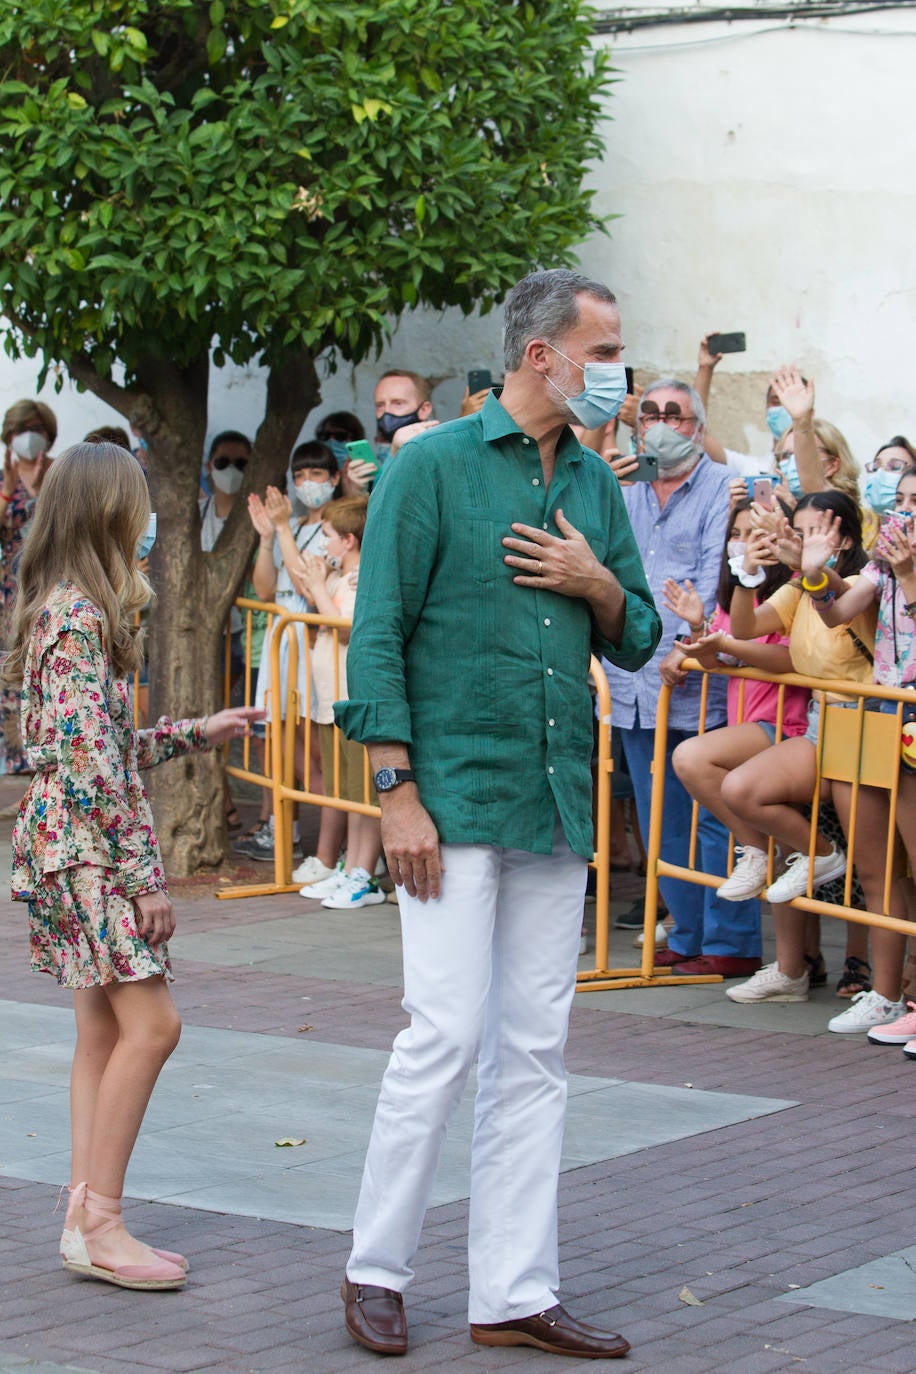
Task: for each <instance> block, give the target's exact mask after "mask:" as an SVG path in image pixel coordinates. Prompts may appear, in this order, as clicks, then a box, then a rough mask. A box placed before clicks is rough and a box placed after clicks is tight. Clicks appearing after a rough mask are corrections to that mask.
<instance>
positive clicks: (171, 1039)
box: [144, 1002, 181, 1064]
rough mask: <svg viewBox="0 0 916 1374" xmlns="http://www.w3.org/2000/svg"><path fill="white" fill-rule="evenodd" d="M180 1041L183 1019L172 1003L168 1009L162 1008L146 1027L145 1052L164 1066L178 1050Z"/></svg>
mask: <svg viewBox="0 0 916 1374" xmlns="http://www.w3.org/2000/svg"><path fill="white" fill-rule="evenodd" d="M180 1039H181V1017H180V1016H179V1015H178V1011H177V1009H176V1008H175V1006H174V1005H173V1004H172V1003H171V1002H170V1003H169V1005H168V1007H164V1008H161V1009H160V1010H159V1011H158V1012H157V1014H156V1016H155V1017H153V1018H151V1019H150V1021H149V1022H148V1023H147V1025H146V1026H145V1027H144V1046H145V1052H146V1054H147V1055H152V1056H154V1057H155V1058H156V1059H158V1060H159V1062H160V1063H162V1064H164V1063H165V1061H166V1060H167V1059H168V1058H169V1056H170V1055H171V1054H173V1053H174V1051H175V1050H176V1048H177V1046H178V1042H179V1040H180Z"/></svg>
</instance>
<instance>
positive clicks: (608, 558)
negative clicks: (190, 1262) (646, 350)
mask: <svg viewBox="0 0 916 1374" xmlns="http://www.w3.org/2000/svg"><path fill="white" fill-rule="evenodd" d="M621 350H622V343H621V336H620V317H619V314H618V311H617V306H616V302H615V299H614V296H613V295H612V294H611V292H610V291H608V290H607V288H606V287H604V286H602V285H600V284H599V283H596V282H591V281H589V280H588V279H587V278H585V277H582V276H580V275H578V274H576V273H573V272H568V271H565V270H562V269H558V270H555V271H551V272H539V273H534V274H532V275H531V276H529V277H526V278H525V279H524V280H523V281H522V282H520V283H519V284H518V285H517V286H516V287H514V288H513V290H512V291H511V292H510V294H509V297H508V299H507V302H506V341H505V352H506V384H505V387H504V389H503V391H502V394H501V395H500V396H497V395H496V394H493V395H491V396H490V397H489V398H488V399H487V402H486V404H485V405H484V407H483V409H482V410H481V411H480V412H479V413H477V414H475V415H470V416H467V417H465V418H463V419H461V420H456V421H453V422H451V423H448V424H444V425H439V426H437V427H436V428H435V429H433V430H430V431H428V432H427V433H425V434H423V435H420V436H419V437H417V438H416V439H413V440H411V441H410V443H408V444H407V445H405V446H404V448H403V449H402V450H401V452H400V453H399V455H398V457H397V460H396V462H394V463H392V464H391V470H390V471H389V472H387V473H386V476H385V480H384V481H383V482H381V483H380V484H379V486H378V490H377V491H376V493H375V494H374V495H373V497H372V500H371V502H370V506H369V519H368V523H367V526H366V535H365V540H364V543H363V558H362V563H361V567H360V587H359V593H358V595H357V603H356V615H355V620H354V627H353V634H352V636H351V640H350V650H349V655H348V660H347V675H348V683H349V690H350V699H349V700H348V701H346V702H338V703H337V704H336V707H335V711H336V715H337V720H338V723H339V724H340V725H341V727H342V729H343V730H344V731H345V732H346V734H347V735H348V736H349V737H350V738H352V739H357V740H360V741H361V742H362V743H364V744H366V745H367V746H368V749H369V757H370V761H371V764H372V768H373V770H374V771H375V782H376V787H377V788H378V791H379V798H380V804H381V808H382V840H383V844H384V847H385V854H386V858H387V861H388V866H389V870H390V872H391V875H392V877H393V878H394V880H395V882H396V883H397V885H398V900H399V904H400V907H401V921H402V932H403V945H404V988H405V994H404V1006H405V1008H406V1009H407V1010H408V1011H409V1012H410V1014H411V1024H410V1026H409V1027H408V1028H407V1029H406V1030H404V1031H402V1032H401V1034H400V1035H399V1036H398V1037H397V1039H396V1041H395V1045H394V1049H393V1052H392V1057H391V1061H390V1063H389V1066H388V1070H387V1071H386V1074H385V1078H384V1082H383V1084H382V1090H381V1095H380V1098H379V1105H378V1110H377V1113H376V1119H375V1124H374V1127H373V1133H372V1139H371V1142H370V1145H369V1152H368V1156H367V1160H366V1169H365V1173H364V1176H363V1185H362V1190H361V1193H360V1200H359V1205H358V1208H357V1214H356V1221H355V1224H354V1245H353V1252H352V1254H351V1256H350V1260H349V1262H348V1264H347V1274H346V1278H345V1281H344V1287H343V1290H342V1291H343V1296H344V1300H345V1303H346V1309H347V1310H346V1320H347V1327H348V1329H349V1331H350V1333H351V1335H353V1336H354V1338H355V1339H356V1340H357V1341H359V1342H360V1343H362V1344H363V1345H366V1346H368V1347H369V1348H370V1349H372V1350H376V1351H379V1352H381V1353H389V1354H401V1353H403V1352H404V1350H406V1348H407V1328H406V1320H405V1317H404V1308H403V1298H402V1294H403V1291H404V1289H405V1288H406V1286H407V1284H408V1283H409V1281H410V1279H411V1278H412V1276H413V1272H412V1270H411V1268H410V1264H411V1261H412V1259H413V1256H414V1254H415V1251H416V1249H417V1245H418V1243H419V1236H420V1229H421V1226H422V1222H423V1215H424V1212H425V1210H426V1207H427V1205H428V1202H429V1199H430V1196H431V1193H432V1188H433V1184H434V1182H435V1175H436V1167H437V1164H438V1157H439V1150H440V1147H441V1143H442V1139H443V1137H444V1134H445V1128H446V1124H447V1120H448V1117H449V1114H450V1112H451V1110H452V1108H453V1107H454V1105H455V1103H456V1102H457V1100H458V1098H459V1097H460V1095H461V1091H462V1088H463V1087H464V1083H465V1080H466V1078H467V1075H468V1072H469V1070H470V1068H471V1065H472V1064H473V1062H474V1060H475V1058H476V1059H477V1061H478V1093H477V1104H476V1125H475V1132H474V1144H473V1151H472V1173H471V1215H470V1224H469V1244H468V1249H469V1268H470V1300H469V1320H470V1323H471V1336H472V1338H473V1339H474V1340H475V1341H476V1342H478V1343H479V1344H483V1345H534V1346H537V1347H539V1348H541V1349H544V1350H548V1351H551V1352H555V1353H559V1354H579V1355H587V1356H591V1357H593V1358H594V1357H597V1356H605V1357H608V1356H614V1355H622V1354H625V1353H626V1350H627V1349H628V1348H629V1347H628V1345H627V1342H626V1341H625V1340H624V1339H623V1338H622V1337H621V1336H618V1335H616V1334H615V1333H613V1332H601V1331H597V1330H596V1329H595V1328H592V1327H588V1326H585V1325H583V1324H582V1323H580V1322H578V1321H576V1320H575V1319H574V1318H573V1317H571V1316H570V1315H569V1314H568V1313H567V1312H565V1311H564V1309H563V1308H562V1307H560V1306H559V1304H558V1303H557V1300H556V1290H557V1287H558V1285H559V1272H558V1256H557V1217H556V1194H557V1179H558V1174H559V1165H560V1152H561V1148H562V1138H563V1120H564V1114H565V1104H566V1078H565V1067H564V1063H563V1048H564V1045H565V1041H566V1034H567V1022H568V1017H569V1007H570V1003H571V1001H572V996H573V992H574V990H575V974H576V963H577V956H578V941H579V930H580V926H581V921H582V900H583V893H584V887H585V875H586V863H587V860H588V859H589V858H591V856H592V854H593V850H594V842H593V835H592V820H591V776H590V769H589V763H590V757H591V746H592V731H591V704H590V697H589V692H588V685H587V674H588V661H589V654H590V652H591V651H594V652H596V653H599V654H603V655H604V656H605V657H606V658H608V659H609V660H610V661H611V662H613V663H616V664H617V665H619V666H620V667H623V668H627V669H631V670H635V669H637V668H639V667H640V666H641V665H642V664H643V663H645V662H646V661H647V660H648V659H649V658H650V657H651V655H652V653H653V650H654V648H655V645H656V643H657V641H658V638H659V634H660V631H661V625H660V621H659V616H658V613H657V611H656V609H655V606H654V603H653V601H652V597H651V595H650V593H649V589H648V587H647V585H646V581H645V577H644V575H643V571H642V562H641V559H640V556H639V552H638V550H637V547H636V543H635V541H634V539H633V535H632V532H631V530H630V526H629V521H628V520H627V516H626V512H625V510H624V505H623V500H622V497H621V494H620V489H619V486H618V483H617V479H616V478H615V477H614V475H613V474H612V473H611V471H610V469H609V468H608V467H607V466H606V465H605V464H604V463H602V461H601V460H600V459H599V458H598V457H597V456H596V455H595V454H594V453H592V452H591V451H590V450H587V449H583V448H582V447H581V445H580V444H579V443H578V441H577V440H576V438H575V437H574V435H573V434H572V432H571V430H570V429H569V427H568V425H569V422H570V421H573V422H578V423H582V424H585V425H586V426H587V427H594V426H596V425H598V424H600V423H603V422H604V421H605V420H609V419H611V418H613V416H614V414H616V411H617V409H619V406H620V404H621V402H622V400H623V398H624V396H625V394H626V382H625V377H624V369H623V366H622V364H621V363H620V354H621Z"/></svg>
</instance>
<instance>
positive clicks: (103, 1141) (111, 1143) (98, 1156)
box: [70, 977, 181, 1268]
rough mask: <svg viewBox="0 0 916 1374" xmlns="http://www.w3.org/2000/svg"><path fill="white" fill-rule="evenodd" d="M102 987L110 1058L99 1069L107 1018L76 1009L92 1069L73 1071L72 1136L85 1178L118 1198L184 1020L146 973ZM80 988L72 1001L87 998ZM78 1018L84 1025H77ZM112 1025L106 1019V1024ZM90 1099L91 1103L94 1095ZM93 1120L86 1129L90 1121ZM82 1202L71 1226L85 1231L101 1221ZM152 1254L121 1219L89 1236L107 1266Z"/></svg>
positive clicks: (159, 981)
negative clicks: (113, 1033) (82, 1156)
mask: <svg viewBox="0 0 916 1374" xmlns="http://www.w3.org/2000/svg"><path fill="white" fill-rule="evenodd" d="M94 991H98V992H100V993H101V994H102V995H103V996H104V997H105V998H106V999H107V1001H108V1004H109V1007H110V1010H111V1016H112V1019H113V1021H114V1023H115V1025H116V1027H117V1037H116V1039H115V1041H114V1043H113V1044H112V1046H111V1050H110V1053H109V1055H108V1059H107V1062H106V1063H105V1065H104V1068H103V1069H102V1071H101V1074H98V1072H97V1069H98V1065H99V1062H100V1059H101V1054H102V1045H103V1042H104V1037H105V1026H106V1021H105V1018H104V1015H103V1014H102V1013H101V1012H99V1013H98V1015H96V1006H95V1005H94V1004H87V1007H88V1010H84V1009H83V1008H82V1007H80V1008H79V1009H78V1012H77V1017H78V1025H79V1032H78V1033H79V1035H83V1031H84V1028H85V1031H86V1037H87V1040H86V1048H87V1050H88V1051H89V1056H90V1058H91V1060H92V1064H93V1065H94V1067H93V1068H90V1067H89V1066H88V1064H86V1065H81V1066H80V1068H79V1070H78V1071H77V1073H76V1076H75V1080H74V1082H75V1086H76V1093H77V1101H76V1102H75V1103H74V1104H73V1107H72V1115H73V1122H74V1138H76V1135H77V1134H79V1136H80V1146H79V1148H80V1150H81V1151H82V1150H84V1149H85V1148H86V1147H85V1144H84V1143H83V1142H84V1138H85V1136H86V1134H87V1130H88V1138H89V1145H88V1158H87V1159H86V1160H85V1173H84V1174H83V1175H82V1178H78V1177H77V1176H76V1174H74V1180H75V1182H84V1181H85V1182H86V1183H88V1185H89V1187H90V1189H91V1190H92V1191H93V1192H96V1193H100V1194H102V1196H104V1197H108V1198H120V1196H121V1194H122V1192H123V1190H124V1175H125V1174H126V1172H127V1165H128V1162H129V1160H130V1156H131V1152H132V1151H133V1148H134V1144H135V1142H136V1139H137V1133H138V1132H139V1130H140V1126H141V1123H142V1121H143V1117H144V1114H145V1112H146V1108H147V1106H148V1104H149V1100H150V1097H151V1095H152V1091H153V1088H154V1087H155V1086H156V1080H157V1079H158V1077H159V1074H160V1072H161V1071H162V1067H163V1065H164V1064H165V1063H166V1061H167V1059H168V1057H169V1055H170V1054H171V1053H172V1051H173V1050H174V1048H175V1046H176V1045H177V1044H178V1039H179V1036H180V1034H181V1021H180V1020H179V1017H178V1012H177V1011H176V1009H175V1004H174V1002H173V1001H172V998H171V995H170V994H169V990H168V988H167V986H166V984H165V980H164V979H163V978H161V977H156V978H143V979H141V980H139V981H138V982H133V983H112V984H109V985H108V986H107V987H105V988H102V989H97V990H94ZM86 995H87V994H86V993H85V992H78V993H77V994H76V996H77V998H80V997H85V996H86ZM80 1018H82V1023H80ZM107 1024H110V1023H107ZM93 1097H94V1105H93V1103H92V1099H93ZM90 1119H91V1128H90V1127H88V1122H89V1121H90ZM98 1220H99V1218H98V1217H93V1215H92V1213H91V1212H87V1211H86V1210H85V1209H84V1208H82V1207H76V1208H73V1209H72V1212H71V1215H70V1221H71V1225H76V1226H79V1228H80V1230H81V1231H83V1233H84V1234H85V1232H86V1230H87V1229H88V1230H90V1231H91V1230H92V1228H93V1227H94V1226H95V1225H97V1224H98ZM150 1257H151V1251H150V1249H149V1247H148V1246H146V1245H144V1244H143V1242H142V1241H139V1240H135V1239H134V1238H133V1236H131V1235H130V1234H129V1233H128V1231H127V1230H126V1228H125V1227H124V1226H123V1224H119V1225H118V1226H116V1227H113V1228H112V1230H110V1231H108V1232H106V1233H105V1235H103V1236H100V1237H98V1239H94V1240H93V1241H92V1258H93V1261H94V1263H96V1264H100V1265H102V1266H103V1267H106V1268H115V1267H117V1266H118V1265H126V1264H148V1263H149V1262H150Z"/></svg>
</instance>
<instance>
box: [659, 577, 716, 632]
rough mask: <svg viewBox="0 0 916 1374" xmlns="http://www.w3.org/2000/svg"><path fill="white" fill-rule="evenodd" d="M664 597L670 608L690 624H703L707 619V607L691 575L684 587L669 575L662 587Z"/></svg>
mask: <svg viewBox="0 0 916 1374" xmlns="http://www.w3.org/2000/svg"><path fill="white" fill-rule="evenodd" d="M662 598H663V600H664V602H665V605H666V607H667V608H668V610H669V611H672V612H673V613H674V615H676V616H678V617H679V618H680V619H681V620H686V621H687V624H688V625H690V626H694V625H702V624H703V621H704V620H705V619H706V608H705V606H704V605H703V601H702V598H701V597H700V593H699V592H698V591H697V590H696V589H695V587H694V585H693V583H692V582H691V581H690V578H689V577H688V578H687V579H686V580H685V582H684V585H683V587H682V586H681V585H680V583H678V582H675V580H674V578H673V577H669V578H668V579H667V581H666V582H665V585H664V586H663V587H662Z"/></svg>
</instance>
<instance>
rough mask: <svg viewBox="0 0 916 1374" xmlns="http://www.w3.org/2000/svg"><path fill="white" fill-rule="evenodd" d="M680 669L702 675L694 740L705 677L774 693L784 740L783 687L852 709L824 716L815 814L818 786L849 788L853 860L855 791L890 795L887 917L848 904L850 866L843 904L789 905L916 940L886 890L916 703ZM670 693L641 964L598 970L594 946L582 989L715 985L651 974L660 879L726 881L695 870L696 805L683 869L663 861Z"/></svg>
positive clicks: (693, 666) (809, 901)
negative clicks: (907, 720) (884, 708)
mask: <svg viewBox="0 0 916 1374" xmlns="http://www.w3.org/2000/svg"><path fill="white" fill-rule="evenodd" d="M681 666H682V667H683V668H686V669H687V670H688V671H692V672H701V673H703V674H704V682H703V691H702V696H701V708H700V723H699V727H698V731H697V733H698V734H702V733H703V732H704V730H705V719H706V701H707V694H708V687H709V677H710V676H711V675H712V674H715V675H716V676H723V677H733V678H738V679H741V680H752V681H755V682H770V683H773V684H774V685H776V686H777V687H778V689H779V691H778V707H777V721H776V725H777V738H779V736H780V735H781V733H782V715H783V697H784V693H785V689H786V688H787V687H805V688H808V689H809V690H811V691H824V692H829V693H831V694H836V695H842V696H843V697H844V698H847V699H849V700H851V701H852V702H853V703H854V704H853V706H852V707H851V708H850V709H847V710H831V709H830V708H829V707H826V708H824V709H822V710H821V713H820V722H819V732H818V745H817V763H818V767H817V774H816V779H815V784H814V788H813V791H812V799H811V805H812V814H813V815H814V816H816V815H817V808H818V804H819V795H820V786H821V781H822V780H826V781H838V782H846V783H849V784H851V786H852V806H851V823H850V829H849V835H848V836H847V844H848V850H849V853H850V855H854V852H855V838H856V805H857V800H858V792H859V788H860V787H878V788H882V789H883V790H885V791H887V792H888V794H889V819H888V831H887V837H886V842H885V855H886V857H885V874H884V893H883V899H884V910H882V911H866V910H860V909H859V908H857V907H853V906H852V905H851V904H850V900H851V888H852V880H853V864H852V863H850V864H849V865H848V866H847V870H846V879H845V891H844V901H843V902H842V903H834V902H825V901H822V900H820V899H819V898H817V897H814V896H805V897H796V898H795V900H794V901H793V902H792V906H794V907H797V908H798V909H799V910H801V911H810V912H812V913H813V914H815V915H818V916H832V917H838V918H840V919H841V920H844V921H854V922H856V923H858V924H859V925H865V926H870V927H878V928H880V929H884V930H893V931H897V932H898V933H900V934H903V935H910V936H912V935H914V934H916V926H914V925H913V924H912V923H911V922H910V921H907V920H903V919H900V918H898V917H895V916H891V915H889V914H888V910H887V908H888V906H889V902H890V888H891V883H892V879H893V873H894V863H895V850H896V847H897V833H896V825H897V800H898V791H899V781H900V734H901V729H902V724H903V707H904V704H906V703H910V704H912V703H913V702H914V701H916V697H914V694H913V692H911V691H907V690H905V689H901V688H895V687H880V686H878V685H877V684H875V683H853V682H849V681H846V680H842V681H833V680H829V681H828V680H822V679H818V678H809V677H804V676H802V675H800V674H797V673H786V674H783V675H781V676H776V675H774V674H772V673H765V672H763V671H762V670H759V669H747V668H724V667H722V668H716V669H705V668H703V667H702V666H701V665H700V664H699V663H697V662H695V661H694V660H693V659H684V661H683V662H682V664H681ZM671 692H672V688H671V687H667V686H662V687H661V690H660V692H659V698H658V710H657V716H656V728H655V753H654V758H653V763H652V775H653V784H652V808H651V819H650V824H649V836H648V840H647V845H646V851H647V862H646V870H647V871H646V908H645V925H644V936H643V952H642V961H641V964H640V967H639V968H638V969H602V968H601V967H600V964H601V960H600V953H601V950H602V948H604V949H605V950H606V945H604V946H600V945H598V944H597V942H596V951H595V952H596V963H597V964H598V965H599V967H598V968H596V969H594V970H592V971H590V972H588V973H580V974H579V989H580V991H581V990H590V991H598V990H603V989H612V988H626V987H650V986H655V985H656V984H659V985H661V984H667V983H677V982H720V981H721V979H720V978H719V976H718V975H708V976H705V977H702V978H700V977H697V978H678V977H676V976H671V975H669V974H668V973H661V972H658V973H656V972H653V958H654V954H655V948H654V945H655V939H654V937H655V926H656V921H657V919H658V880H659V878H663V877H669V878H679V879H681V880H682V881H684V882H689V883H695V884H700V885H703V886H706V887H718V886H719V885H720V883H722V882H724V876H722V875H719V874H712V873H703V872H701V871H700V870H698V869H697V868H696V847H697V820H698V812H699V806H698V804H697V803H694V807H693V819H692V825H691V834H690V846H689V855H688V865H687V866H686V867H684V866H682V865H678V864H672V863H668V862H666V861H665V860H663V859H662V858H661V840H662V808H663V806H664V786H665V756H666V752H667V738H668V717H669V708H670V703H671ZM868 698H881V699H882V700H889V701H895V702H897V709H896V712H895V713H894V714H893V715H882V714H879V713H877V712H873V711H866V710H865V702H866V700H867V699H868ZM742 713H743V688H742V689H741V690H740V697H739V715H741V714H742ZM815 840H816V825H814V824H813V825H812V827H811V841H810V849H809V857H810V858H812V859H813V856H814V846H815ZM773 850H774V846H773V842H772V840H771V841H770V854H769V862H770V880H772V862H773Z"/></svg>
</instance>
